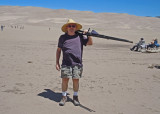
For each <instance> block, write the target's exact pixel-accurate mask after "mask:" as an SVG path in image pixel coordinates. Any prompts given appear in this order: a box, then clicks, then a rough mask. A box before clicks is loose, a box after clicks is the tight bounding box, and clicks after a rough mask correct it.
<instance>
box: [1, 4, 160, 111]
mask: <svg viewBox="0 0 160 114" xmlns="http://www.w3.org/2000/svg"><path fill="white" fill-rule="evenodd" d="M0 14H1V15H0V24H1V25H2V24H3V25H5V28H4V31H3V32H0V92H1V95H0V113H1V114H24V113H27V114H37V113H38V114H44V113H46V114H53V113H55V114H62V113H66V114H72V113H76V114H82V113H85V114H88V113H91V112H93V113H95V114H159V113H160V108H159V106H160V92H159V90H160V86H159V85H160V70H159V69H157V68H154V67H152V68H151V67H149V66H150V65H152V64H160V63H159V60H160V53H152V54H147V53H136V52H131V51H130V50H129V48H130V47H132V44H129V43H123V42H116V41H111V40H104V39H98V38H93V41H94V45H93V46H88V47H85V48H84V54H83V63H84V72H83V78H82V79H81V80H80V91H79V99H80V102H81V106H80V107H75V106H74V105H73V103H72V102H71V100H72V95H73V91H72V81H71V80H70V82H69V88H68V93H69V94H70V95H69V98H70V101H69V102H67V103H66V105H65V106H64V107H60V106H59V105H58V102H59V101H60V99H61V79H60V72H58V71H56V69H55V61H56V60H55V53H56V48H57V42H58V38H59V36H60V35H61V34H62V32H61V30H60V27H61V26H62V25H63V24H64V23H66V20H67V19H68V18H73V19H75V20H76V21H78V22H79V23H82V24H83V26H84V29H87V28H89V27H90V28H93V29H95V30H97V32H99V33H103V34H106V35H111V36H117V37H121V38H126V39H128V40H132V41H134V42H136V41H137V40H139V38H140V37H144V38H145V39H146V42H149V41H150V40H152V39H153V38H155V37H157V38H158V39H159V38H160V34H159V31H160V19H158V18H153V17H138V16H133V15H128V14H111V13H93V12H87V11H85V12H81V11H71V10H70V11H68V10H51V9H45V8H36V7H18V6H15V7H11V6H0ZM11 25H12V26H14V27H15V26H18V28H14V27H13V28H12V27H11ZM20 26H24V29H20ZM49 28H51V29H50V30H49ZM159 41H160V39H159Z"/></svg>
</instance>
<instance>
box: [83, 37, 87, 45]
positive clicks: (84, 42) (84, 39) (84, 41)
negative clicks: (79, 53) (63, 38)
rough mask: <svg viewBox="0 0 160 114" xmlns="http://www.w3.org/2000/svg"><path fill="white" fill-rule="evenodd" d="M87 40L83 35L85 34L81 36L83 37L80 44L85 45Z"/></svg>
mask: <svg viewBox="0 0 160 114" xmlns="http://www.w3.org/2000/svg"><path fill="white" fill-rule="evenodd" d="M87 42H88V38H87V37H85V36H83V38H82V44H83V45H85V46H86V45H87Z"/></svg>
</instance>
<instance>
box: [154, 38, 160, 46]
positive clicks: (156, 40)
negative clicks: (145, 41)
mask: <svg viewBox="0 0 160 114" xmlns="http://www.w3.org/2000/svg"><path fill="white" fill-rule="evenodd" d="M154 45H155V46H156V47H159V46H160V45H159V44H158V39H157V38H156V39H155V40H154Z"/></svg>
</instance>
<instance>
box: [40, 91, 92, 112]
mask: <svg viewBox="0 0 160 114" xmlns="http://www.w3.org/2000/svg"><path fill="white" fill-rule="evenodd" d="M44 90H45V92H42V93H39V94H38V96H41V97H44V98H48V99H50V100H52V101H55V102H57V103H59V102H60V101H61V98H62V93H59V92H58V93H56V92H54V91H52V90H50V89H44ZM67 97H68V98H67V99H68V100H67V102H72V103H73V100H72V99H71V98H70V97H69V96H67ZM79 107H81V108H83V109H85V110H87V111H89V112H95V111H94V110H92V109H90V108H87V107H86V106H84V105H82V104H80V105H79Z"/></svg>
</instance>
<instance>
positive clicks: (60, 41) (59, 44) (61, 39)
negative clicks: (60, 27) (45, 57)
mask: <svg viewBox="0 0 160 114" xmlns="http://www.w3.org/2000/svg"><path fill="white" fill-rule="evenodd" d="M58 47H59V48H62V47H63V37H62V36H60V38H59V41H58Z"/></svg>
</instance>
